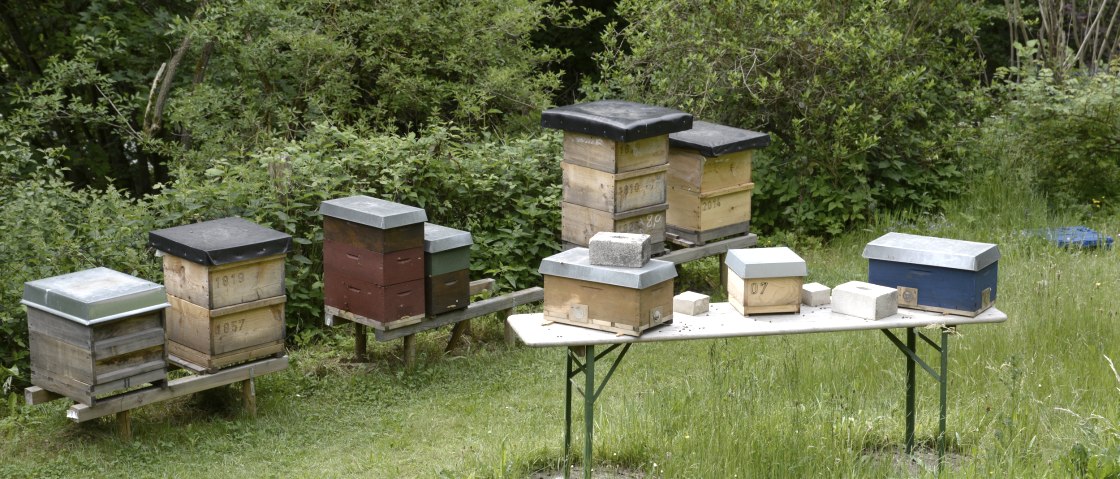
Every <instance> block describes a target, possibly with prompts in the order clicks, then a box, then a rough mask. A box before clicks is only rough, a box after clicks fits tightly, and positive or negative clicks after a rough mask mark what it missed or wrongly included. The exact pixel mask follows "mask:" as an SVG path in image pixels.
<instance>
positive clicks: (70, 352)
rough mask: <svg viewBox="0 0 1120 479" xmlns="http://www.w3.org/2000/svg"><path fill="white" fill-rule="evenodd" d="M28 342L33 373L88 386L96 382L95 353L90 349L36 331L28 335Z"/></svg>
mask: <svg viewBox="0 0 1120 479" xmlns="http://www.w3.org/2000/svg"><path fill="white" fill-rule="evenodd" d="M28 340H29V341H28V342H29V346H30V348H31V370H32V371H33V372H34V371H40V372H44V373H49V374H50V375H51V376H53V377H56V378H66V379H69V380H73V381H76V382H80V383H83V384H86V385H92V384H94V383H95V382H96V381H95V379H94V378H95V374H94V365H93V352H92V351H90V350H89V349H86V348H84V347H79V346H75V345H73V344H70V343H68V342H65V341H59V340H57V339H55V338H52V337H49V336H46V335H44V334H43V333H39V332H35V331H32V332H31V333H29V334H28ZM36 386H41V385H40V384H36Z"/></svg>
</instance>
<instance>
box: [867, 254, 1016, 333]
mask: <svg viewBox="0 0 1120 479" xmlns="http://www.w3.org/2000/svg"><path fill="white" fill-rule="evenodd" d="M863 257H864V258H867V260H868V265H867V282H869V283H872V284H878V285H881V286H887V287H891V288H897V289H898V306H899V307H902V308H911V309H921V310H925V311H937V312H942V313H948V314H957V315H961V316H970V317H972V316H976V315H977V314H980V312H982V311H984V310H985V309H988V308H989V307H991V306H992V304H994V303H995V301H996V279H997V277H998V272H999V246H997V245H994V244H990V243H977V242H973V241H962V240H954V239H946V238H936V237H931V236H918V235H911V234H904V233H887V234H885V235H883V236H880V237H879V238H876V239H875V240H874V241H872V242H870V243H868V244H867V247H865V248H864V250H863Z"/></svg>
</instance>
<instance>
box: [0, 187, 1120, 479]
mask: <svg viewBox="0 0 1120 479" xmlns="http://www.w3.org/2000/svg"><path fill="white" fill-rule="evenodd" d="M1069 224H1087V225H1088V226H1090V227H1093V228H1095V229H1097V230H1098V231H1103V232H1106V233H1108V234H1111V235H1113V236H1115V235H1116V234H1117V232H1120V217H1118V216H1117V215H1115V214H1113V215H1105V216H1096V217H1093V218H1091V219H1090V221H1088V223H1086V222H1085V221H1084V220H1077V219H1074V218H1063V217H1054V216H1053V215H1051V214H1050V213H1047V212H1046V209H1045V207H1044V205H1043V202H1041V201H1039V199H1038V198H1035V197H1033V196H1031V195H1029V194H1028V193H1026V192H1024V191H1019V190H1018V189H1017V187H1016V186H1015V185H1014V184H1008V183H1007V182H1003V181H1000V180H999V179H998V178H994V177H989V178H986V179H983V180H982V181H981V184H979V185H978V186H977V187H976V188H975V190H974V191H973V192H972V193H970V194H969V195H967V196H966V197H964V198H961V199H960V200H959V201H957V202H955V203H954V204H952V205H951V206H950V207H949V208H948V209H947V210H946V213H944V214H942V215H934V216H923V215H915V214H907V213H896V214H888V215H883V216H881V217H879V218H876V220H875V221H874V222H873V223H872V225H871V226H869V227H867V228H866V229H863V230H858V231H852V232H850V233H848V234H846V235H844V236H842V237H840V238H837V239H836V240H834V241H831V242H829V243H828V244H823V245H822V244H820V243H819V242H814V241H810V240H804V239H800V238H794V237H788V236H783V237H767V236H766V235H764V234H761V235H760V236H761V240H762V241H761V242H762V243H763V244H764V245H769V244H778V243H781V244H788V245H790V246H791V247H793V248H794V250H795V251H797V252H798V253H799V254H801V255H802V256H803V257H804V258H805V259H806V260H807V262H808V264H809V277H808V278H807V279H808V281H817V282H821V283H824V284H828V285H836V284H839V283H841V282H844V281H848V280H852V279H862V278H865V277H866V261H865V260H863V259H862V258H861V257H860V253H861V251H862V248H863V245H864V244H866V242H867V241H869V240H870V239H873V238H875V237H877V236H879V235H880V234H882V233H884V232H886V231H902V232H912V233H921V234H931V235H939V236H945V237H954V238H963V239H972V240H977V241H988V242H995V243H998V244H999V245H1000V249H1001V252H1002V253H1003V258H1002V259H1001V260H1000V282H999V293H998V299H997V303H996V304H997V307H999V308H1000V309H1001V310H1003V311H1004V312H1006V313H1007V314H1008V315H1009V317H1010V320H1009V321H1008V322H1006V323H1003V324H994V325H978V326H971V327H964V328H961V330H960V334H959V335H956V336H954V337H953V338H952V339H951V344H950V347H951V365H950V386H949V414H950V415H949V431H950V438H949V440H950V452H951V453H952V454H951V458H950V467H949V469H948V470H947V471H946V472H947V474H946V476H947V477H982V476H993V477H1070V476H1082V475H1084V476H1085V477H1104V476H1105V474H1107V473H1109V472H1116V471H1117V470H1120V389H1118V387H1120V377H1117V375H1116V374H1115V372H1114V370H1113V369H1111V368H1110V364H1109V362H1108V361H1107V360H1106V356H1108V357H1111V358H1112V359H1114V360H1120V328H1118V327H1117V325H1118V322H1120V318H1118V317H1117V315H1118V311H1120V300H1118V299H1117V294H1116V293H1117V292H1118V291H1120V256H1118V252H1117V250H1115V249H1114V250H1111V251H1081V250H1061V249H1057V248H1055V247H1053V246H1051V245H1049V244H1047V243H1045V242H1043V241H1041V240H1038V239H1036V238H1031V237H1028V236H1025V235H1023V234H1021V231H1023V230H1025V229H1029V228H1036V227H1043V226H1064V225H1069ZM716 267H717V265H716V262H715V260H714V259H706V260H703V261H698V262H695V263H692V264H690V265H688V266H687V267H686V268H685V269H684V273H683V275H682V277H681V278H680V279H679V281H680V284H681V285H686V286H687V287H688V288H690V289H705V288H707V287H712V286H714V282H713V280H712V279H711V278H713V277H714V275H716V274H717V270H716ZM713 294H714V296H716V297H717V298H718V297H720V296H722V295H721V293H719V292H713ZM445 329H446V328H445ZM473 334H474V336H473V337H472V338H470V341H469V344H468V345H467V346H466V347H464V348H461V349H460V350H459V351H458V352H457V353H456V354H454V355H450V356H446V355H444V354H443V353H442V347H443V344H444V342H445V341H446V339H447V335H448V332H447V331H446V330H443V331H438V332H430V333H425V334H422V335H421V336H420V338H419V340H418V342H419V348H420V366H419V367H418V368H417V369H416V370H415V371H412V372H404V371H402V370H401V368H400V366H399V358H398V357H397V355H398V354H399V352H398V350H397V348H398V347H399V342H394V343H372V342H371V355H372V357H373V358H374V359H373V364H374V365H375V366H373V367H368V368H367V367H360V366H354V365H349V364H347V363H346V362H345V358H346V357H347V356H348V355H349V354H348V353H349V351H351V348H352V342H351V340H350V339H349V338H348V337H347V336H346V334H345V331H343V332H339V333H337V334H334V335H333V336H330V337H329V338H328V340H327V341H324V342H322V343H319V344H315V345H312V346H309V347H305V348H302V349H299V350H295V351H292V352H291V357H292V367H291V368H290V369H288V370H286V371H283V372H280V373H276V374H273V375H269V376H265V377H261V378H259V380H258V384H257V392H258V394H259V396H258V409H259V413H258V416H257V417H256V418H250V417H246V416H244V415H243V414H242V413H241V412H240V409H239V406H238V400H237V397H238V396H237V392H236V389H234V388H231V389H221V390H217V391H215V392H211V393H208V394H201V395H196V396H195V397H193V398H188V399H181V400H176V401H170V402H166V403H160V404H156V405H151V406H147V407H143V408H140V409H138V410H136V411H135V412H134V415H133V427H134V434H135V437H134V440H133V441H131V442H128V443H122V442H121V441H119V440H118V439H117V438H116V437H115V428H114V424H113V422H112V421H111V420H98V421H93V422H92V423H88V424H80V425H76V424H73V423H71V422H69V421H68V420H67V419H65V414H64V411H65V407H66V405H65V404H63V403H62V401H58V402H56V403H51V404H47V405H42V406H36V407H18V408H16V409H15V410H14V411H12V412H11V413H9V414H8V415H7V417H4V418H0V458H2V459H0V477H72V476H91V475H92V476H108V477H124V476H129V477H165V476H170V477H228V476H234V475H238V476H248V477H320V476H325V477H351V476H361V477H424V478H429V477H430V478H441V477H447V478H469V477H480V478H481V477H487V478H489V477H495V478H496V477H516V478H522V477H530V476H534V475H535V476H537V477H540V476H541V475H542V474H547V473H549V472H555V471H557V470H559V468H560V464H559V461H560V455H561V449H562V440H563V431H562V425H563V423H562V413H563V404H562V400H563V384H562V381H563V380H562V378H563V359H562V358H563V352H562V351H561V350H559V349H544V350H538V349H529V348H525V347H514V348H506V347H505V346H503V345H502V344H501V337H502V332H501V328H500V324H499V322H498V321H497V319H496V318H485V319H482V320H476V321H475V322H474V325H473ZM919 374H921V373H919ZM903 375H904V362H903V361H902V357H901V353H899V352H898V351H897V350H896V349H895V348H894V346H892V345H891V344H890V343H889V342H887V341H886V340H885V339H884V338H882V337H881V335H880V334H878V333H875V332H855V333H842V334H815V335H798V336H779V337H762V338H749V339H738V340H711V341H688V342H674V343H659V344H645V345H639V346H636V347H634V348H632V349H631V351H630V353H629V354H628V355H627V358H626V360H625V361H624V362H623V364H622V365H621V366H620V368H619V370H618V371H617V373H616V374H615V376H614V378H613V379H612V381H611V384H610V385H609V387H607V388H606V389H605V391H604V393H603V396H602V398H601V399H602V400H601V401H600V402H599V403H598V406H597V408H598V411H597V415H596V441H595V464H594V466H593V467H595V468H596V469H597V470H598V471H600V472H602V471H604V470H609V469H613V470H615V472H616V476H617V477H669V478H678V477H700V478H709V477H711V478H734V477H934V476H935V475H936V473H935V471H934V469H933V467H934V466H933V460H934V458H933V456H932V455H931V454H930V451H932V450H933V444H934V439H935V438H934V437H933V436H934V435H935V434H936V430H937V413H936V408H937V389H936V385H935V383H934V382H933V381H932V380H929V379H928V378H927V377H925V376H919V383H918V418H917V434H918V441H919V446H921V449H922V454H920V455H919V456H918V458H919V460H918V461H917V462H914V461H910V460H909V459H907V458H904V457H902V455H901V454H900V448H901V444H902V436H903V428H904V418H903V408H904V405H903V400H904V393H903V384H904V379H903ZM575 423H576V424H577V426H578V425H579V424H581V421H580V420H579V419H578V418H577V419H576V420H575ZM575 434H576V438H577V439H576V442H575V444H574V449H575V450H576V454H577V456H578V454H579V452H580V451H581V450H582V446H581V445H580V442H579V439H578V438H579V437H581V436H580V435H579V434H580V431H578V429H577V431H575ZM577 462H578V458H577Z"/></svg>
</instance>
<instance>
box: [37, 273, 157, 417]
mask: <svg viewBox="0 0 1120 479" xmlns="http://www.w3.org/2000/svg"><path fill="white" fill-rule="evenodd" d="M21 302H22V303H23V304H24V305H26V306H27V327H28V330H29V339H30V344H29V346H30V349H31V383H32V384H34V385H36V386H38V387H41V388H43V389H45V390H48V391H51V392H54V393H58V394H61V395H63V396H66V397H69V398H71V399H73V400H75V401H78V402H80V403H82V404H86V405H93V404H94V403H95V402H96V401H97V396H101V395H104V394H107V393H111V392H113V391H116V390H121V389H126V388H130V387H133V386H139V385H141V384H145V383H162V382H163V381H165V380H166V379H167V353H166V349H165V347H164V341H165V339H164V335H165V333H164V309H165V308H167V306H168V303H167V294H166V293H165V292H164V288H163V286H160V285H158V284H156V283H152V282H150V281H146V280H143V279H140V278H137V277H134V276H130V275H127V274H125V273H121V272H117V271H113V270H111V269H108V268H93V269H88V270H85V271H79V272H76V273H70V274H65V275H61V276H55V277H52V278H46V279H40V280H37V281H31V282H28V283H26V284H25V285H24V289H23V300H22V301H21Z"/></svg>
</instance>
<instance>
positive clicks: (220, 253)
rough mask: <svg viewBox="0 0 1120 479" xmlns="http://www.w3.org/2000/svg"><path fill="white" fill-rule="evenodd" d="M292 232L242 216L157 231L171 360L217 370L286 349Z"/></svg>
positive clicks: (151, 239) (152, 238)
mask: <svg viewBox="0 0 1120 479" xmlns="http://www.w3.org/2000/svg"><path fill="white" fill-rule="evenodd" d="M291 241H292V237H291V236H289V235H287V234H285V233H281V232H279V231H276V230H273V229H269V228H265V227H263V226H260V225H258V224H256V223H253V222H251V221H248V220H245V219H242V218H222V219H217V220H213V221H204V222H201V223H195V224H190V225H183V226H176V227H173V228H166V229H162V230H156V231H152V232H150V233H149V234H148V243H149V245H150V246H152V247H153V248H155V249H157V250H159V251H161V252H163V274H164V281H165V283H166V286H167V295H168V301H169V302H170V303H171V307H170V308H169V309H168V311H167V349H168V354H169V356H170V360H171V361H172V362H174V363H176V364H179V365H181V366H183V367H186V368H188V369H193V370H200V371H213V370H217V369H221V368H223V367H226V366H230V365H233V364H238V363H242V362H246V361H252V360H254V359H259V358H264V357H268V356H273V355H277V354H282V353H283V352H284V332H285V329H284V328H285V324H284V303H285V302H286V301H287V295H286V293H285V289H284V260H285V258H286V256H287V253H288V249H289V248H290V247H291Z"/></svg>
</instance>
